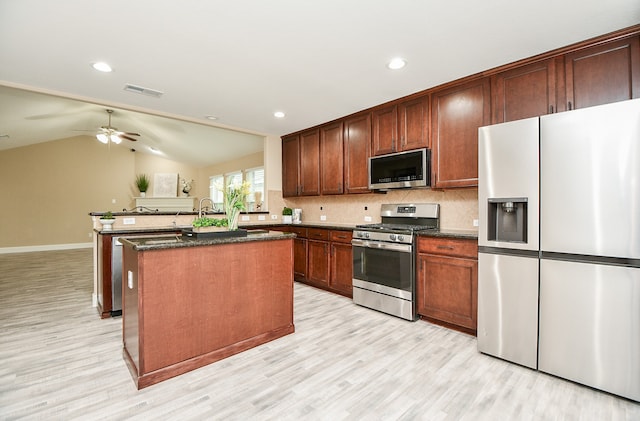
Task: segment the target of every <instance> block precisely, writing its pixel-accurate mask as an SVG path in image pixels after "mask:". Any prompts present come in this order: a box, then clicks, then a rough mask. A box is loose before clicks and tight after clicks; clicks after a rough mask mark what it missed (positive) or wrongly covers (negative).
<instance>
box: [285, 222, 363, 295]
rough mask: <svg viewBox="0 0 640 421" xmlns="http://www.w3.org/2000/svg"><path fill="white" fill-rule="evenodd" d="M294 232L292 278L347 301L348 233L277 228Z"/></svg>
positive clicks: (349, 289)
mask: <svg viewBox="0 0 640 421" xmlns="http://www.w3.org/2000/svg"><path fill="white" fill-rule="evenodd" d="M275 229H277V230H281V231H286V232H294V233H295V234H296V235H297V237H296V238H295V240H294V243H293V256H294V278H295V280H296V281H300V282H304V283H306V284H309V285H313V286H315V287H318V288H322V289H325V290H327V291H331V292H335V293H338V294H340V295H345V296H348V297H351V296H352V295H353V291H352V288H353V287H352V281H351V280H352V278H353V250H352V247H351V238H352V232H351V230H330V229H325V228H307V227H295V226H290V225H289V226H279V227H277V228H275Z"/></svg>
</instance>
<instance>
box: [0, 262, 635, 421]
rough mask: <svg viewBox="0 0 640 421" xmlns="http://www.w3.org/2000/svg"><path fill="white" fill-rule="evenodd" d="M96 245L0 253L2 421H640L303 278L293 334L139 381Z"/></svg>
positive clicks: (620, 403) (454, 337)
mask: <svg viewBox="0 0 640 421" xmlns="http://www.w3.org/2000/svg"><path fill="white" fill-rule="evenodd" d="M91 264H92V258H91V250H86V249H80V250H64V251H50V252H36V253H23V254H11V255H6V254H5V255H0V361H1V363H0V419H2V420H19V419H47V420H56V419H60V420H72V419H82V420H86V419H90V420H101V419H104V420H120V419H140V420H152V419H163V420H164V419H180V420H202V419H207V420H246V419H253V420H299V419H304V420H361V419H366V420H516V419H517V420H549V419H555V420H638V419H640V404H638V403H635V402H632V401H629V400H626V399H621V398H618V397H616V396H613V395H610V394H606V393H603V392H599V391H596V390H593V389H590V388H587V387H584V386H581V385H578V384H575V383H571V382H568V381H565V380H562V379H558V378H554V377H552V376H549V375H546V374H544V373H539V372H536V371H533V370H530V369H527V368H524V367H520V366H517V365H514V364H509V363H506V362H504V361H501V360H499V359H496V358H492V357H488V356H485V355H482V354H479V353H478V352H477V350H476V340H475V338H474V337H471V336H468V335H465V334H462V333H459V332H455V331H451V330H448V329H445V328H442V327H439V326H435V325H432V324H429V323H426V322H422V321H418V322H415V323H411V322H407V321H405V320H401V319H398V318H395V317H391V316H388V315H384V314H380V313H377V312H375V311H372V310H368V309H365V308H362V307H359V306H356V305H354V304H353V303H352V302H351V300H349V299H347V298H344V297H340V296H337V295H333V294H330V293H327V292H324V291H321V290H318V289H315V288H311V287H308V286H306V285H302V284H297V283H296V284H295V310H294V319H295V325H296V332H295V333H294V334H292V335H288V336H286V337H284V338H280V339H277V340H275V341H273V342H270V343H268V344H265V345H262V346H259V347H257V348H254V349H251V350H248V351H246V352H244V353H241V354H238V355H234V356H232V357H230V358H227V359H225V360H222V361H219V362H216V363H214V364H211V365H209V366H206V367H203V368H200V369H198V370H195V371H193V372H190V373H186V374H184V375H182V376H179V377H177V378H174V379H170V380H167V381H164V382H162V383H159V384H157V385H154V386H151V387H148V388H146V389H143V390H140V391H138V390H136V388H135V385H134V383H133V380H132V379H131V376H130V374H129V371H128V370H127V368H126V366H125V363H124V360H123V359H122V338H121V335H122V332H121V329H122V321H121V318H114V319H100V318H99V317H98V315H97V312H96V309H95V308H93V307H91V293H92V279H93V278H92V268H91Z"/></svg>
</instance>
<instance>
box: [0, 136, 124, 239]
mask: <svg viewBox="0 0 640 421" xmlns="http://www.w3.org/2000/svg"><path fill="white" fill-rule="evenodd" d="M134 162H135V155H134V154H133V153H132V152H131V151H130V150H129V149H127V148H124V147H117V146H113V145H104V144H102V143H100V142H97V141H96V140H95V138H92V137H88V136H77V137H72V138H68V139H62V140H57V141H53V142H46V143H40V144H37V145H31V146H25V147H23V148H15V149H9V150H5V151H1V152H0V186H2V194H1V197H2V199H0V200H1V201H2V206H0V247H16V246H26V245H47V244H70V243H87V242H91V232H92V224H91V219H90V218H89V216H88V213H89V212H91V211H100V210H102V211H106V210H113V211H115V210H121V209H122V208H123V207H125V206H127V205H128V203H129V201H130V200H131V194H130V191H129V188H128V186H129V185H130V184H132V182H133V178H134ZM123 186H125V187H123ZM113 200H115V204H113V203H112V201H113Z"/></svg>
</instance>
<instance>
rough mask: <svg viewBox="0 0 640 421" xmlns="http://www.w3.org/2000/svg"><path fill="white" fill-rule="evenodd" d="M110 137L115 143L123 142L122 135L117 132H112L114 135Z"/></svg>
mask: <svg viewBox="0 0 640 421" xmlns="http://www.w3.org/2000/svg"><path fill="white" fill-rule="evenodd" d="M110 138H111V141H112V142H113V143H115V144H116V145H119V144H120V142H122V139H121V138H120V136H118V135H117V134H112V135H111V136H110Z"/></svg>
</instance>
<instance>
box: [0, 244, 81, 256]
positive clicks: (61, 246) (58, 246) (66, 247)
mask: <svg viewBox="0 0 640 421" xmlns="http://www.w3.org/2000/svg"><path fill="white" fill-rule="evenodd" d="M92 247H93V243H71V244H47V245H44V246H24V247H0V254H9V253H28V252H32V251H52V250H71V249H89V248H92Z"/></svg>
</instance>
